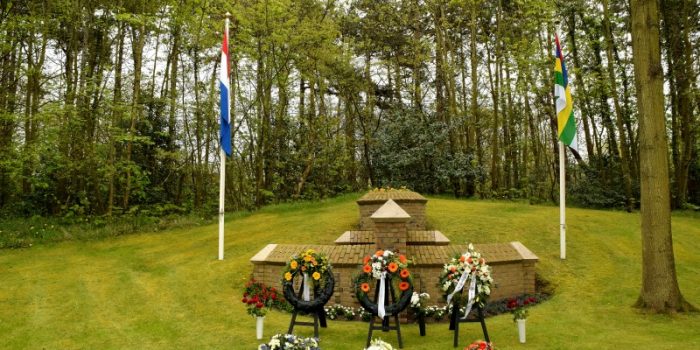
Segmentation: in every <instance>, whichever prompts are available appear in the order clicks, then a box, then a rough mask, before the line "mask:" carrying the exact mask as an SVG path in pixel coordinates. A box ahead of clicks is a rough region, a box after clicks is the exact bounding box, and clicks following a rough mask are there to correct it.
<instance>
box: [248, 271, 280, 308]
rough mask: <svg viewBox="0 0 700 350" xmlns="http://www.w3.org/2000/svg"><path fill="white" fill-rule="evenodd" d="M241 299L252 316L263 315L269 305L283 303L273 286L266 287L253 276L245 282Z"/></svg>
mask: <svg viewBox="0 0 700 350" xmlns="http://www.w3.org/2000/svg"><path fill="white" fill-rule="evenodd" d="M241 301H242V302H243V303H244V304H246V305H247V308H248V314H249V315H251V316H254V317H265V315H266V314H267V311H268V310H269V309H270V307H272V306H273V305H275V304H280V305H281V304H282V303H284V300H283V299H282V297H281V296H280V295H279V294H278V292H277V290H276V289H275V288H274V287H267V286H265V284H263V283H262V282H258V281H256V280H255V279H253V278H251V279H250V280H249V281H248V282H247V283H246V285H245V291H244V292H243V299H241Z"/></svg>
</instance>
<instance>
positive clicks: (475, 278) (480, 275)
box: [440, 243, 493, 308]
mask: <svg viewBox="0 0 700 350" xmlns="http://www.w3.org/2000/svg"><path fill="white" fill-rule="evenodd" d="M472 283H474V287H475V296H474V300H473V301H474V303H475V304H477V305H478V306H479V307H482V308H483V307H484V306H485V305H486V300H487V299H488V297H489V295H491V287H492V285H493V278H492V277H491V267H490V266H489V265H487V264H486V260H485V259H484V258H482V257H481V254H480V253H479V252H477V251H476V250H474V246H473V245H472V244H471V243H469V246H468V250H467V252H466V253H464V254H462V255H458V256H456V257H454V258H452V259H451V260H450V262H448V263H447V264H445V265H444V267H443V270H442V273H441V274H440V288H441V289H442V291H443V292H444V293H445V295H446V296H448V299H449V296H454V297H458V296H459V295H460V294H461V293H460V291H461V290H464V291H468V290H469V288H470V287H471V284H472ZM460 284H461V286H460ZM458 287H459V288H458ZM458 289H459V290H458ZM455 290H457V292H456V293H455Z"/></svg>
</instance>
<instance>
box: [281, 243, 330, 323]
mask: <svg viewBox="0 0 700 350" xmlns="http://www.w3.org/2000/svg"><path fill="white" fill-rule="evenodd" d="M297 276H301V277H303V278H304V283H303V284H304V287H303V288H304V290H303V291H302V298H299V296H298V295H297V293H295V292H294V278H295V277H297ZM334 287H335V280H334V279H333V269H332V266H331V264H330V262H329V261H328V258H327V257H326V256H325V255H324V254H320V253H317V252H315V251H314V250H313V249H308V250H306V251H303V252H301V253H300V254H298V255H295V256H293V257H291V258H290V259H289V261H287V264H286V266H285V268H284V270H283V271H282V290H283V292H284V297H285V298H286V299H287V301H288V302H289V303H290V304H291V305H292V306H294V308H295V309H296V310H300V311H305V312H312V311H314V310H318V309H319V308H322V307H323V306H324V305H326V303H327V302H328V301H329V300H330V299H331V296H332V295H333V289H334ZM312 291H313V292H314V293H313V294H315V298H313V299H311V294H312Z"/></svg>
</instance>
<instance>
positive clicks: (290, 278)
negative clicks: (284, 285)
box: [284, 272, 292, 281]
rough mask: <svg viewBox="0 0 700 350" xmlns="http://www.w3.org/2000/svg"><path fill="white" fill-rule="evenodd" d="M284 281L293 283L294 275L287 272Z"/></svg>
mask: <svg viewBox="0 0 700 350" xmlns="http://www.w3.org/2000/svg"><path fill="white" fill-rule="evenodd" d="M284 279H285V280H287V281H291V280H292V274H291V273H289V272H285V273H284Z"/></svg>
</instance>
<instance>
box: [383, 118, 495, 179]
mask: <svg viewBox="0 0 700 350" xmlns="http://www.w3.org/2000/svg"><path fill="white" fill-rule="evenodd" d="M450 127H451V126H449V125H446V124H445V123H442V122H439V121H437V120H436V119H435V118H433V117H432V116H427V115H423V114H421V113H420V112H417V111H415V110H411V109H403V108H398V107H397V108H395V109H392V110H391V111H390V112H388V114H387V116H386V121H385V122H384V124H383V125H382V127H381V128H380V129H379V131H378V132H377V135H376V141H375V142H376V144H375V145H374V147H373V149H372V151H373V153H372V161H373V162H374V166H375V168H376V170H377V177H378V181H379V185H381V186H392V187H397V188H398V187H404V186H405V187H407V188H411V189H413V190H415V191H418V192H422V193H443V192H449V191H451V190H453V182H454V181H461V182H464V183H469V182H471V183H473V182H474V181H477V180H479V179H483V176H484V171H483V169H482V168H481V167H480V166H479V165H478V164H477V162H476V161H475V159H474V157H473V156H472V155H469V154H467V153H463V152H455V153H451V152H450V151H449V146H448V142H449V140H448V137H449V130H450Z"/></svg>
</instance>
